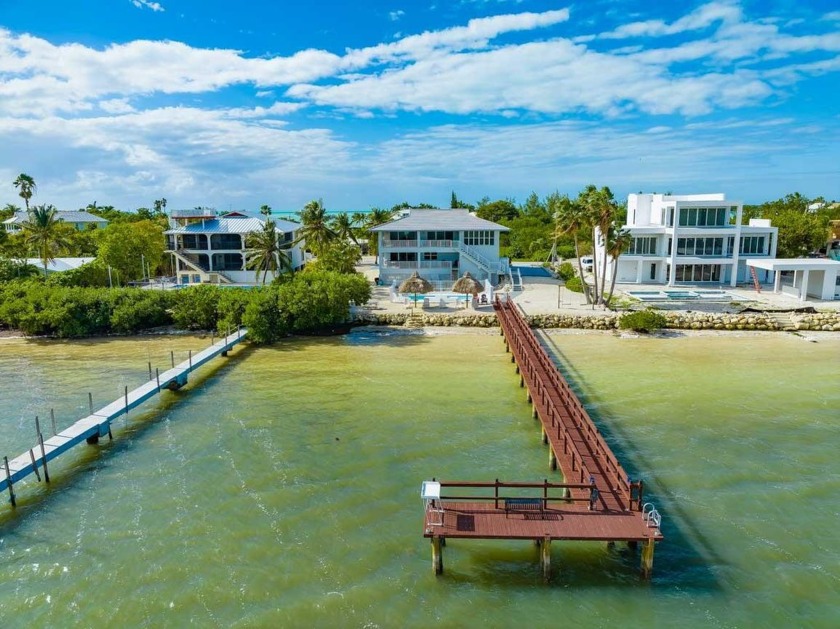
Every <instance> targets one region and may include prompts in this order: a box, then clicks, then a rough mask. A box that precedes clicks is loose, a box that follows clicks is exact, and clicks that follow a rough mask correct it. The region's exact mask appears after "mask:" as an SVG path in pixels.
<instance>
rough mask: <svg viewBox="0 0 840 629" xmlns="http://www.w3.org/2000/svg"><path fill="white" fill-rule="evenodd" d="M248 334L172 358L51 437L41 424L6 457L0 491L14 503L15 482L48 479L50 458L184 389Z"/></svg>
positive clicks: (239, 333) (93, 439)
mask: <svg viewBox="0 0 840 629" xmlns="http://www.w3.org/2000/svg"><path fill="white" fill-rule="evenodd" d="M247 334H248V330H247V329H245V328H240V329H239V330H237V331H236V332H234V333H232V334H229V335H227V336H226V337H224V338H222V339H219V340H218V341H216V342H213V343H211V345H210V346H209V347H208V348H206V349H204V350H202V351H200V352H198V353H196V354H193V353H192V352H190V355H189V358H188V359H187V360H185V361H184V362H182V363H180V364H178V365H175V364H174V359H173V366H172V368H171V369H168V370H167V371H164V372H163V373H159V374H155V376H154V377H152V378H151V379H150V380H149V381H148V382H146V383H145V384H142V385H140V386H139V387H137V388H136V389H133V390H131V391H129V390H128V387H126V388H125V393H124V395H123V396H122V397H120V398H119V399H116V400H114V401H113V402H111V403H110V404H108V405H107V406H104V407H102V408H100V409H99V410H97V411H94V410H93V407H92V405H91V409H90V410H91V413H90V414H89V415H88V416H87V417H83V418H82V419H80V420H79V421H77V422H76V423H74V424H73V425H72V426H69V427H68V428H66V429H65V430H62V431H61V432H59V433H57V434H56V435H54V436H52V437H50V438H48V439H44V438H43V435H42V433H41V431H40V427H39V429H38V442H37V443H36V444H35V445H34V446H33V447H32V448H30V449H29V450H27V451H26V452H24V453H23V454H21V455H19V456H17V457H15V458H13V459H12V460H9V459H8V457H3V468H4V469H2V470H0V492H2V491H6V490H8V492H9V499H10V502H11V503H12V506H14V505H15V493H14V484H15V483H17V482H19V481H21V480H23V479H24V478H26V477H27V476H30V475H32V474H34V475H35V476H36V478H37V479H38V480H39V481H40V480H41V475H42V474H43V475H44V480H46V481H49V466H48V464H49V462H50V461H52V460H53V459H55V458H56V457H58V456H60V455H61V454H64V453H65V452H67V451H68V450H70V449H72V448H73V447H74V446H77V445H79V444H80V443H95V442H97V441H98V440H99V438H100V437H104V436H106V435H108V436H110V435H111V422H112V421H113V420H114V419H116V418H117V417H120V416H121V415H125V414H127V413H128V412H129V411H131V410H132V409H134V408H137V407H138V406H140V405H141V404H143V403H144V402H146V401H147V400H149V399H150V398H152V397H154V396H155V395H158V394H160V393H161V391H163V390H164V389H171V390H174V389H179V388H181V387H182V386H184V385H185V384H187V380H188V377H189V374H190V372H192V371H195V370H196V369H198V368H199V367H201V366H202V365H204V364H206V363H207V362H209V361H210V360H212V359H213V358H215V357H217V356H219V355H225V356H226V355H227V353H228V351H229V350H230V349H231V348H232V347H234V346H235V345H237V344H238V343H240V342H242V341H243V340H244V339H245V337H246V335H247ZM149 372H150V375H151V365H150V366H149Z"/></svg>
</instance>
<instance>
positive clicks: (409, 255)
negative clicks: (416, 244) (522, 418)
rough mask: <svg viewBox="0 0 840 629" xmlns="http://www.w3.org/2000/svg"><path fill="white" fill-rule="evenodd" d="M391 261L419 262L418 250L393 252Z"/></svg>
mask: <svg viewBox="0 0 840 629" xmlns="http://www.w3.org/2000/svg"><path fill="white" fill-rule="evenodd" d="M389 259H390V260H391V262H417V252H415V251H398V252H396V253H391V254H390V258H389Z"/></svg>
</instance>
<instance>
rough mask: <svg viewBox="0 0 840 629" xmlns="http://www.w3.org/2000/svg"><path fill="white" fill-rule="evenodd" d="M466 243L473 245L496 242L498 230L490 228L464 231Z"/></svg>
mask: <svg viewBox="0 0 840 629" xmlns="http://www.w3.org/2000/svg"><path fill="white" fill-rule="evenodd" d="M464 244H465V245H469V246H473V247H475V246H481V245H493V244H496V232H492V231H489V230H482V231H471V232H464Z"/></svg>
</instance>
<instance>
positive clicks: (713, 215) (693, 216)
mask: <svg viewBox="0 0 840 629" xmlns="http://www.w3.org/2000/svg"><path fill="white" fill-rule="evenodd" d="M730 214H731V212H727V208H725V207H691V208H682V209H681V210H680V227H722V226H724V225H727V224H729V223H730V222H731V217H730Z"/></svg>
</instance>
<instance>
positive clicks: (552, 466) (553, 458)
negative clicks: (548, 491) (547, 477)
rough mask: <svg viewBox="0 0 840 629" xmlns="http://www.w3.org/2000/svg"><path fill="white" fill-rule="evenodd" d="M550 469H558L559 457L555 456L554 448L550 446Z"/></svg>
mask: <svg viewBox="0 0 840 629" xmlns="http://www.w3.org/2000/svg"><path fill="white" fill-rule="evenodd" d="M548 468H549V469H551V470H556V469H557V455H556V454H554V448H552V447H551V446H550V445H549V446H548Z"/></svg>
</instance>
